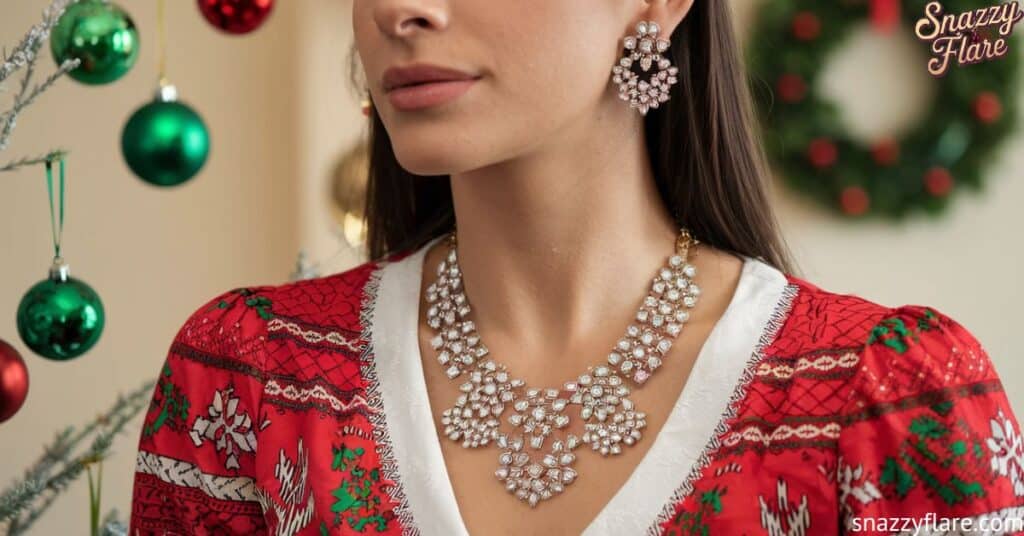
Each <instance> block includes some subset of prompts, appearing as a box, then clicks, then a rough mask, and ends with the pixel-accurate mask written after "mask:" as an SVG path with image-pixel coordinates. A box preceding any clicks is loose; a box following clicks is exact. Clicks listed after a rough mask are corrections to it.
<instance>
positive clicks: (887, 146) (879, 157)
mask: <svg viewBox="0 0 1024 536" xmlns="http://www.w3.org/2000/svg"><path fill="white" fill-rule="evenodd" d="M871 158H873V159H874V160H875V163H876V164H878V165H880V166H891V165H893V164H895V163H896V162H897V161H898V160H899V159H900V144H899V142H898V141H896V139H895V138H882V139H881V140H878V141H877V142H875V144H874V145H873V146H872V147H871Z"/></svg>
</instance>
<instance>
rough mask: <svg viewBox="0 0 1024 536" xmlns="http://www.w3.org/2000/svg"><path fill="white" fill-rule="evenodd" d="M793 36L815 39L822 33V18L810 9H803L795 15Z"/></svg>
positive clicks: (801, 38)
mask: <svg viewBox="0 0 1024 536" xmlns="http://www.w3.org/2000/svg"><path fill="white" fill-rule="evenodd" d="M792 30H793V37H796V38H797V39H799V40H801V41H813V40H815V39H817V38H818V35H819V34H820V33H821V19H819V18H818V16H817V15H815V14H814V13H812V12H810V11H801V12H799V13H797V14H796V15H794V16H793V24H792Z"/></svg>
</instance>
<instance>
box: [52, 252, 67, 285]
mask: <svg viewBox="0 0 1024 536" xmlns="http://www.w3.org/2000/svg"><path fill="white" fill-rule="evenodd" d="M70 277H71V266H70V265H69V264H68V263H66V262H64V258H63V257H54V258H53V264H52V265H50V280H51V281H59V282H62V283H63V282H64V281H67V280H68V278H70Z"/></svg>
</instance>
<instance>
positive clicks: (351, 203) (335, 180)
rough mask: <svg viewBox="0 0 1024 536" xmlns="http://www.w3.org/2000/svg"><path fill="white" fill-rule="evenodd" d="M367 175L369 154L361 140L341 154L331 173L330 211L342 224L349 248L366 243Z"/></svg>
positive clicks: (365, 143) (367, 148)
mask: <svg viewBox="0 0 1024 536" xmlns="http://www.w3.org/2000/svg"><path fill="white" fill-rule="evenodd" d="M369 174H370V152H369V144H368V143H367V142H366V140H361V141H360V142H359V143H358V144H356V145H355V146H354V147H352V148H351V149H349V150H348V151H347V152H346V153H345V154H343V155H342V157H341V159H340V160H339V161H338V163H337V165H335V167H334V173H333V174H332V185H331V196H332V198H333V200H334V203H333V204H332V205H333V209H334V210H333V212H334V217H335V219H336V220H337V222H338V223H339V224H340V225H341V229H342V234H343V235H344V237H345V241H346V242H347V243H348V244H349V246H351V247H353V248H355V249H359V248H362V247H363V246H364V245H365V244H366V217H365V210H364V208H365V207H364V205H365V203H366V185H367V183H368V182H369Z"/></svg>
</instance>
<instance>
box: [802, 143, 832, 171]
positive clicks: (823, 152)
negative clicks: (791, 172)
mask: <svg viewBox="0 0 1024 536" xmlns="http://www.w3.org/2000/svg"><path fill="white" fill-rule="evenodd" d="M838 158H839V150H838V149H836V144H834V143H832V140H830V139H828V138H817V139H815V140H812V141H811V143H810V144H808V145H807V159H808V160H809V161H810V162H811V165H813V166H814V167H816V168H819V169H822V168H827V167H829V166H831V165H832V164H835V163H836V160H837V159H838Z"/></svg>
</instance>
